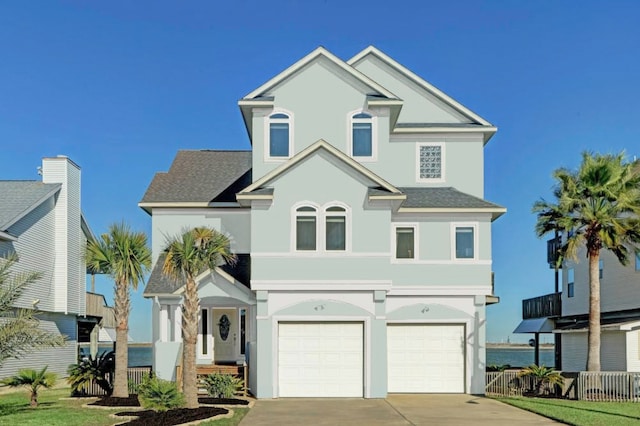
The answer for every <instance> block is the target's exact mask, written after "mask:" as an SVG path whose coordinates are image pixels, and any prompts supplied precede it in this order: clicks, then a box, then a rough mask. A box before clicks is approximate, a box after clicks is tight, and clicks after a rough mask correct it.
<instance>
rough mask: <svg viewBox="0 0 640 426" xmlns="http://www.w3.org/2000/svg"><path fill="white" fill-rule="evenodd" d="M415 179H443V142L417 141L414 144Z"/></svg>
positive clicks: (430, 180) (425, 180)
mask: <svg viewBox="0 0 640 426" xmlns="http://www.w3.org/2000/svg"><path fill="white" fill-rule="evenodd" d="M416 181H418V182H443V181H444V144H443V143H418V144H417V145H416Z"/></svg>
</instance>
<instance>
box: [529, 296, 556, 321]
mask: <svg viewBox="0 0 640 426" xmlns="http://www.w3.org/2000/svg"><path fill="white" fill-rule="evenodd" d="M561 294H562V293H551V294H546V295H544V296H538V297H534V298H533V299H525V300H523V301H522V319H531V318H545V317H559V316H560V315H561V312H562V299H561V297H560V295H561Z"/></svg>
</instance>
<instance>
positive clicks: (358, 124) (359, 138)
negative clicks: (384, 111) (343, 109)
mask: <svg viewBox="0 0 640 426" xmlns="http://www.w3.org/2000/svg"><path fill="white" fill-rule="evenodd" d="M351 155H352V156H353V157H364V158H372V157H373V156H374V147H373V117H372V116H371V114H368V113H366V112H358V113H356V114H353V115H352V116H351Z"/></svg>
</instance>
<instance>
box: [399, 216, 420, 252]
mask: <svg viewBox="0 0 640 426" xmlns="http://www.w3.org/2000/svg"><path fill="white" fill-rule="evenodd" d="M394 234H395V235H394V238H395V240H394V242H395V258H396V259H401V260H402V259H404V260H408V259H417V258H418V250H417V244H416V239H417V238H416V237H417V234H418V226H417V224H410V223H401V224H400V223H399V224H395V225H394Z"/></svg>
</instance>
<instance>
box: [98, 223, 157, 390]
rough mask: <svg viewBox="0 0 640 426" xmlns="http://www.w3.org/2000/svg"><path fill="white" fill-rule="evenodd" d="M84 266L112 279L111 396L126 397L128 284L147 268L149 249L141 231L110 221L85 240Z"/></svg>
mask: <svg viewBox="0 0 640 426" xmlns="http://www.w3.org/2000/svg"><path fill="white" fill-rule="evenodd" d="M86 262H87V269H88V270H89V272H92V273H104V274H109V275H110V276H111V277H112V278H113V280H114V282H115V296H114V316H115V320H116V367H115V368H116V370H115V379H114V385H113V396H114V397H117V398H126V397H128V396H129V391H128V389H127V367H128V362H129V356H128V333H129V311H130V309H131V301H130V297H129V287H133V289H134V290H137V289H138V283H140V282H141V281H143V280H144V276H145V274H146V273H147V272H148V271H149V268H150V267H151V251H150V250H149V247H148V246H147V236H146V235H145V233H144V232H134V231H132V230H131V229H130V227H129V226H128V225H127V224H125V223H124V222H122V223H119V224H112V225H111V226H110V227H109V232H108V233H105V234H102V235H101V236H100V239H97V240H92V241H89V243H88V244H87V254H86Z"/></svg>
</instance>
